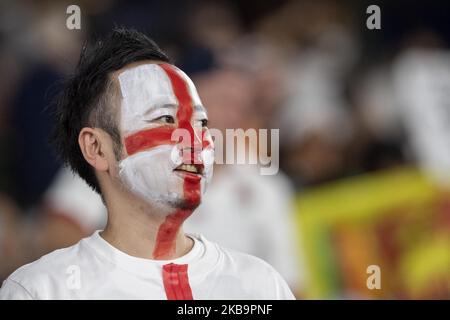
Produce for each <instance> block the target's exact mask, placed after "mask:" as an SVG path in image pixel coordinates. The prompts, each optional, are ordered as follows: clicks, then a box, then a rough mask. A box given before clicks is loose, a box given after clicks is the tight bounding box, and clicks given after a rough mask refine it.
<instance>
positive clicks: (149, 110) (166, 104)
mask: <svg viewBox="0 0 450 320" xmlns="http://www.w3.org/2000/svg"><path fill="white" fill-rule="evenodd" d="M176 107H177V105H176V104H172V103H165V104H163V105H153V106H151V107H149V108H148V109H147V110H146V111H145V112H144V114H148V113H150V112H152V111H153V110H155V109H161V108H163V109H175V108H176Z"/></svg>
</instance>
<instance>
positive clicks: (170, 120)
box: [155, 115, 175, 123]
mask: <svg viewBox="0 0 450 320" xmlns="http://www.w3.org/2000/svg"><path fill="white" fill-rule="evenodd" d="M155 120H158V121H163V122H165V123H175V119H174V118H173V117H172V116H169V115H166V116H161V117H159V118H157V119H155Z"/></svg>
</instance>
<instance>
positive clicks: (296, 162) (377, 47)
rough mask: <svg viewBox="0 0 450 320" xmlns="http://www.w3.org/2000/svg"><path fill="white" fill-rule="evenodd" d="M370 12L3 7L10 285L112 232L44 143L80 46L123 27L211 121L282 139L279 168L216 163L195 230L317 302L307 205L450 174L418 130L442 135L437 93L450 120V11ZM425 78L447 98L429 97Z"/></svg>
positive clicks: (218, 6)
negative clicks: (153, 51) (188, 84)
mask: <svg viewBox="0 0 450 320" xmlns="http://www.w3.org/2000/svg"><path fill="white" fill-rule="evenodd" d="M70 4H78V5H79V6H80V8H81V13H82V18H81V29H80V30H68V29H67V28H66V19H67V17H68V14H66V8H67V6H68V5H70ZM369 4H371V3H369V2H366V1H331V0H320V1H300V0H298V1H296V0H281V1H275V0H268V1H254V0H249V1H193V0H191V1H189V0H188V1H181V0H175V1H115V0H101V1H70V2H67V3H66V2H65V1H56V0H55V1H44V0H43V1H26V0H24V1H12V0H2V1H1V2H0V70H1V71H2V76H1V77H0V280H3V279H5V278H6V277H7V276H8V275H9V274H10V273H11V272H12V271H14V270H15V269H16V268H17V267H19V266H20V265H23V264H25V263H27V262H30V261H32V260H34V259H36V258H38V257H40V256H41V255H43V254H45V253H47V252H49V251H51V250H54V249H56V248H60V247H64V246H68V245H71V244H73V243H75V242H77V241H78V240H79V239H80V238H82V237H84V236H87V235H89V234H90V233H92V231H93V230H96V229H99V228H102V226H103V225H104V223H105V209H104V207H103V205H102V203H101V201H100V199H99V197H97V196H96V195H95V194H94V193H93V192H91V191H90V189H89V188H88V187H87V186H86V185H85V184H84V183H83V182H82V181H80V180H79V179H78V178H76V177H74V176H73V175H72V173H71V172H70V171H68V170H67V169H66V168H62V167H61V165H60V163H59V161H58V159H57V158H56V157H55V155H54V153H53V150H52V148H51V146H50V145H49V143H48V139H49V135H50V133H51V130H52V116H51V112H50V109H49V106H50V105H51V101H52V97H54V95H55V93H56V92H58V88H59V85H60V82H61V79H63V78H64V77H65V76H67V75H70V72H71V71H72V70H73V68H74V66H75V65H76V63H77V59H78V56H79V52H80V48H81V47H82V45H83V43H84V41H85V40H86V39H88V38H91V37H93V36H95V35H102V34H105V33H108V31H110V30H111V28H113V27H114V26H115V25H120V26H127V27H134V28H136V29H138V30H140V31H145V32H146V33H147V34H148V35H149V36H150V37H152V38H153V39H154V40H155V41H156V42H157V43H158V44H159V45H160V46H161V47H162V48H163V49H164V50H165V51H166V52H167V53H168V55H169V56H170V57H171V58H172V59H173V61H174V62H175V64H176V65H177V66H179V67H180V68H181V69H182V70H184V71H185V72H186V73H187V74H188V75H189V76H190V77H191V78H192V79H193V80H194V82H195V83H196V85H197V88H198V91H199V93H200V96H201V98H202V101H203V103H204V105H205V106H206V107H207V109H208V113H209V119H210V127H213V128H218V129H221V130H225V129H226V128H244V129H248V128H256V129H258V128H269V129H270V128H279V129H280V168H281V170H280V172H279V173H278V174H277V175H276V176H261V175H259V173H258V170H256V169H255V167H254V166H231V165H220V166H219V165H217V166H216V167H215V177H214V180H213V184H212V186H211V188H210V190H209V191H208V195H207V197H206V199H205V203H204V204H202V206H201V207H200V208H199V210H198V212H197V213H196V214H195V215H194V216H193V217H191V219H190V220H189V221H187V223H186V230H187V231H191V230H192V232H199V233H203V234H204V235H205V236H206V237H207V238H209V239H211V240H214V241H217V242H219V243H221V244H222V245H224V246H229V247H232V248H235V249H238V250H242V251H245V252H248V253H251V254H254V255H256V256H259V257H261V258H263V259H264V260H267V261H268V262H269V263H271V264H272V265H274V266H275V268H276V269H278V270H279V271H280V273H281V274H282V275H283V276H284V277H285V278H286V279H287V281H288V283H289V284H290V285H291V287H292V288H293V290H294V291H295V292H296V294H297V296H298V297H304V296H307V292H306V291H307V281H308V270H307V269H308V268H307V265H308V261H307V259H308V258H307V257H306V256H304V255H303V250H302V236H301V231H300V230H299V229H298V228H296V223H295V222H294V220H295V214H297V213H295V209H294V200H295V199H297V197H298V196H299V195H300V196H301V194H302V193H304V192H306V191H308V190H310V189H313V188H316V187H318V186H321V185H326V184H328V183H330V182H333V181H338V180H341V179H346V178H348V177H355V176H358V175H361V174H366V173H370V172H377V171H385V170H389V169H392V168H397V167H403V166H408V165H411V166H415V167H424V168H426V169H430V172H432V173H433V175H434V176H436V177H438V178H439V177H442V176H444V175H445V174H446V173H445V172H446V171H445V170H447V169H448V170H450V141H449V143H448V150H447V151H445V150H443V149H442V147H443V146H442V145H440V142H436V141H434V140H433V142H430V141H427V140H426V139H430V138H429V136H425V135H424V133H423V132H422V130H423V131H424V132H432V131H433V130H434V129H433V128H434V124H435V123H434V122H433V121H434V120H433V119H434V118H433V119H429V121H428V120H427V118H426V117H427V113H426V110H431V109H432V108H434V107H432V106H431V107H429V108H428V107H427V108H420V106H423V105H424V104H425V105H428V103H429V101H430V100H432V99H434V97H435V96H437V97H436V99H437V100H439V99H440V100H439V101H436V102H430V104H433V103H434V104H436V105H438V106H439V107H436V109H439V108H443V107H444V106H445V104H446V106H447V109H449V110H450V106H449V104H448V99H445V97H449V96H448V93H449V92H450V71H449V70H450V52H449V51H448V44H449V40H450V27H449V25H448V13H447V15H445V11H446V10H445V8H441V7H439V5H434V4H432V3H427V5H426V6H425V5H420V4H412V3H411V2H407V1H399V2H397V3H396V4H393V3H389V2H381V1H380V7H381V30H369V29H367V27H366V19H367V17H368V14H367V13H366V8H367V6H368V5H369ZM446 8H447V12H449V11H448V6H447V7H446ZM429 78H430V79H432V80H430V81H428V80H427V79H429ZM433 79H434V80H433ZM421 81H425V82H426V81H428V82H426V85H427V84H428V83H430V86H434V85H437V86H441V87H440V89H439V90H440V91H439V92H436V93H434V95H433V93H432V94H430V95H431V97H429V96H427V94H426V93H427V92H428V91H427V89H426V88H425V89H423V87H424V86H423V85H421V83H422V82H421ZM433 81H435V82H437V84H436V83H433ZM426 85H425V87H426ZM447 89H448V90H447ZM421 90H422V91H424V92H421ZM421 99H422V100H421ZM423 99H424V100H423ZM416 105H419V107H417V108H416V107H415V106H416ZM414 108H415V109H418V110H415V109H414ZM413 109H414V110H415V111H414V112H413V111H410V110H413ZM419 109H420V110H419ZM424 109H425V111H424ZM439 110H440V109H439ZM410 112H411V113H414V115H411V114H409V113H410ZM421 112H425V113H424V114H425V115H422V113H421ZM446 115H447V116H450V112H447V114H445V113H444V112H443V113H442V117H445V116H446ZM438 118H439V117H438ZM448 119H450V118H448ZM427 121H428V123H427ZM447 121H448V120H447ZM449 129H450V126H449V127H448V128H445V126H444V127H443V128H440V131H436V133H435V134H436V136H440V135H445V133H444V132H445V131H446V130H449ZM430 135H431V133H430ZM449 138H450V137H449ZM436 139H437V140H439V139H441V137H437V138H436ZM442 139H444V138H442ZM443 143H444V146H445V142H443ZM430 144H431V145H430ZM427 148H428V149H427ZM430 148H431V150H430ZM436 150H438V152H437V153H440V154H442V155H441V156H442V157H441V158H443V159H444V160H442V161H440V160H436V159H437V158H439V157H440V155H439V154H437V155H434V153H436ZM447 155H448V156H447ZM446 157H448V159H449V160H448V163H447V162H446V161H445V158H446ZM439 159H440V158H439ZM446 165H448V168H447V167H446ZM448 173H450V171H448ZM442 180H445V179H442ZM299 214H301V212H300V213H299ZM449 250H450V248H449ZM449 270H450V269H449ZM449 272H450V271H449ZM449 278H450V277H449ZM448 289H449V296H450V287H449V288H448ZM342 296H345V294H344V293H343V294H342Z"/></svg>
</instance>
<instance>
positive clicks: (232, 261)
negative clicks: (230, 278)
mask: <svg viewBox="0 0 450 320" xmlns="http://www.w3.org/2000/svg"><path fill="white" fill-rule="evenodd" d="M203 239H204V238H203ZM204 241H207V242H208V243H209V246H213V247H215V249H216V250H217V251H218V252H219V256H220V260H221V265H222V267H223V268H224V269H225V271H227V270H228V271H231V272H234V271H237V272H239V273H245V274H250V275H251V274H258V275H264V276H272V275H274V274H278V272H277V271H276V270H275V269H274V268H273V267H272V266H271V265H270V264H269V263H267V262H266V261H264V260H263V259H260V258H258V257H256V256H253V255H250V254H247V253H244V252H241V251H237V250H234V249H230V248H227V247H223V246H221V245H220V244H218V243H215V242H212V241H209V240H205V239H204Z"/></svg>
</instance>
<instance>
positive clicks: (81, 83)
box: [52, 27, 170, 195]
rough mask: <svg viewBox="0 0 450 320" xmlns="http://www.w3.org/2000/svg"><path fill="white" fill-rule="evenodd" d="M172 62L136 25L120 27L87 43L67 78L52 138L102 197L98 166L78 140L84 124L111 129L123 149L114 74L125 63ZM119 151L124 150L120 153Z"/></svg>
mask: <svg viewBox="0 0 450 320" xmlns="http://www.w3.org/2000/svg"><path fill="white" fill-rule="evenodd" d="M143 60H158V61H164V62H170V60H169V58H168V57H167V56H166V54H165V53H164V52H163V51H162V50H161V49H160V48H159V47H158V45H157V44H156V43H155V42H154V41H153V40H152V39H150V38H148V37H147V36H146V35H145V34H143V33H141V32H138V31H136V30H133V29H126V28H122V27H121V28H115V29H114V30H113V31H112V32H111V33H110V34H109V35H107V36H106V37H104V38H103V39H97V40H94V41H88V42H87V43H86V44H85V46H84V47H83V49H82V51H81V55H80V60H79V62H78V65H77V67H76V69H75V72H74V74H73V75H72V76H71V77H70V78H68V79H67V80H66V82H65V84H64V87H63V89H62V91H61V93H60V94H59V96H58V97H57V98H56V101H55V109H54V116H55V121H56V123H55V129H54V133H53V136H52V140H53V143H54V145H55V147H56V151H57V153H58V156H59V157H60V158H61V160H62V161H63V163H64V164H65V165H69V166H70V168H71V169H72V171H73V172H75V173H77V174H78V175H79V176H80V177H81V178H82V179H84V180H85V181H86V182H87V184H88V185H89V186H90V187H92V188H93V189H94V190H95V191H96V192H98V193H99V194H100V195H101V190H100V185H99V182H98V180H97V177H96V175H95V171H94V168H93V167H91V166H90V164H89V163H88V162H87V161H86V160H85V159H84V157H83V154H82V153H81V149H80V146H79V144H78V136H79V134H80V131H81V129H82V128H83V127H97V128H101V129H103V130H104V131H105V132H107V133H108V134H109V135H110V136H111V137H112V140H113V142H114V150H115V153H116V158H118V152H117V150H121V138H120V131H119V129H118V124H117V120H116V119H117V117H116V114H117V112H116V111H117V110H116V109H117V108H115V104H117V100H118V99H114V98H115V97H116V96H117V95H115V94H114V92H117V90H113V88H115V85H114V84H113V82H112V79H111V77H110V75H111V73H112V72H114V71H117V70H120V69H122V68H123V67H125V66H126V65H128V64H130V63H133V62H138V61H143ZM119 154H120V153H119Z"/></svg>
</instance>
